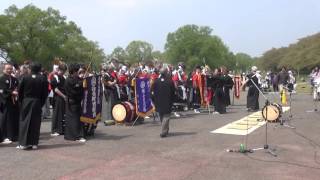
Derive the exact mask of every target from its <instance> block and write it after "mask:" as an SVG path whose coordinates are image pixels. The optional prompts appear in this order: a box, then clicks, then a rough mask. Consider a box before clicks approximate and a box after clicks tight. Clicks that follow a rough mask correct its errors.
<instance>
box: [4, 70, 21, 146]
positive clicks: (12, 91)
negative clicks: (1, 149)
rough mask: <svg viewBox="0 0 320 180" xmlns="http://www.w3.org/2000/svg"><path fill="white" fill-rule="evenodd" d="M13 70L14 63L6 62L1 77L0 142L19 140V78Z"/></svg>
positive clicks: (6, 142)
mask: <svg viewBox="0 0 320 180" xmlns="http://www.w3.org/2000/svg"><path fill="white" fill-rule="evenodd" d="M12 72H13V67H12V65H11V64H5V65H4V70H3V75H2V76H1V77H0V142H2V141H3V142H2V143H4V144H10V143H12V141H17V140H18V133H19V107H18V102H17V99H16V97H17V95H18V91H17V88H18V80H17V79H16V78H15V77H13V76H12V75H11V74H12Z"/></svg>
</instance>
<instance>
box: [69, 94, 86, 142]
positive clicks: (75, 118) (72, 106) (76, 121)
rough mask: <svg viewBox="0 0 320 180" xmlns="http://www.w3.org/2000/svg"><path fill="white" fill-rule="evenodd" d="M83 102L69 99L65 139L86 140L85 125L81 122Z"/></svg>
mask: <svg viewBox="0 0 320 180" xmlns="http://www.w3.org/2000/svg"><path fill="white" fill-rule="evenodd" d="M80 115H81V102H80V103H79V102H74V101H72V100H70V99H69V102H68V103H67V106H66V126H65V134H64V139H66V140H71V141H75V140H79V139H81V138H84V123H83V122H81V121H80Z"/></svg>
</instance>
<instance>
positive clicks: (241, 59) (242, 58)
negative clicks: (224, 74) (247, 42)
mask: <svg viewBox="0 0 320 180" xmlns="http://www.w3.org/2000/svg"><path fill="white" fill-rule="evenodd" d="M234 59H235V69H236V70H237V71H240V72H246V71H248V70H249V69H250V67H251V66H252V65H253V63H254V60H253V59H252V57H251V56H250V55H248V54H245V53H237V54H236V55H235V56H234Z"/></svg>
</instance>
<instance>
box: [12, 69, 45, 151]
mask: <svg viewBox="0 0 320 180" xmlns="http://www.w3.org/2000/svg"><path fill="white" fill-rule="evenodd" d="M40 71H41V64H38V63H33V64H31V74H29V75H26V76H23V78H22V80H21V82H20V85H19V89H18V93H19V101H20V103H21V113H20V124H19V146H18V147H17V148H19V149H27V148H31V147H32V149H37V148H38V143H39V136H40V126H41V114H42V106H43V105H44V103H45V102H46V99H47V97H48V81H47V79H46V78H44V76H42V75H40Z"/></svg>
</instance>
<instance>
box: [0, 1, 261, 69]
mask: <svg viewBox="0 0 320 180" xmlns="http://www.w3.org/2000/svg"><path fill="white" fill-rule="evenodd" d="M0 24H1V26H0V57H1V58H3V59H5V60H6V61H11V62H13V63H18V64H20V63H22V62H23V61H25V60H36V61H38V62H41V63H42V64H43V65H44V66H45V67H51V64H52V61H53V59H54V58H56V57H58V58H62V60H63V61H65V62H67V63H69V62H82V63H87V64H88V63H89V62H92V63H93V64H96V65H98V64H100V63H101V62H104V61H107V60H108V59H111V58H116V59H118V60H119V61H120V62H123V63H127V64H134V63H138V62H141V61H142V62H149V61H153V60H158V61H162V62H167V63H171V64H177V63H178V62H183V63H185V65H186V67H187V68H188V69H189V70H191V69H192V68H193V67H194V66H195V65H205V64H206V65H209V66H210V67H211V68H216V67H219V66H226V67H228V68H230V69H232V70H237V71H247V70H248V69H249V68H250V66H251V65H252V64H254V63H255V61H254V58H252V57H250V56H249V55H247V54H245V53H237V54H235V53H233V52H231V51H230V50H229V48H228V47H227V45H226V44H225V43H224V42H223V41H222V39H221V38H220V37H218V36H217V35H214V32H213V29H212V28H210V27H208V26H197V25H185V26H182V27H180V28H178V29H177V30H176V31H174V32H170V33H169V34H168V35H167V41H166V43H165V47H164V52H161V51H155V50H154V48H153V45H152V44H150V43H148V42H145V41H141V40H134V41H132V42H130V43H129V44H128V45H127V46H126V47H120V46H119V47H116V48H115V49H113V51H112V52H111V54H109V55H106V54H105V53H104V50H103V49H102V48H100V47H99V45H98V43H97V42H94V41H91V40H88V39H87V38H86V37H84V35H83V34H82V31H81V28H80V27H78V26H77V25H76V24H75V23H74V22H72V21H67V18H66V17H65V16H63V15H61V14H60V12H59V11H58V10H55V9H53V8H48V9H46V10H41V9H39V8H37V7H36V6H34V5H32V4H30V5H27V6H25V7H23V8H21V9H18V8H17V7H16V6H15V5H12V6H10V7H9V8H8V9H6V10H5V12H4V14H2V15H0Z"/></svg>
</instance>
